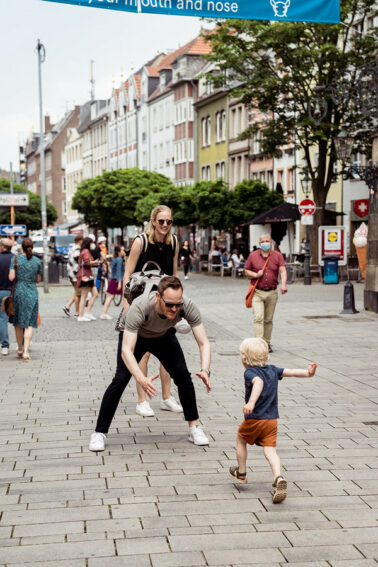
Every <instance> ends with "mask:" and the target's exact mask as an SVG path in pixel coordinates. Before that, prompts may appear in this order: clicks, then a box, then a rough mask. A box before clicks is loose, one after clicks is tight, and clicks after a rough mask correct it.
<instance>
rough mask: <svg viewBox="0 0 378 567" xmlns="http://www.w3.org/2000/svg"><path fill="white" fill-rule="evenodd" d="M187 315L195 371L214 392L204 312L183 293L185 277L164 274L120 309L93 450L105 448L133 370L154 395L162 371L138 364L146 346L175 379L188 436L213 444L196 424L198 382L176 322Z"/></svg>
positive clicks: (92, 443)
mask: <svg viewBox="0 0 378 567" xmlns="http://www.w3.org/2000/svg"><path fill="white" fill-rule="evenodd" d="M183 318H184V319H185V320H186V321H187V322H188V324H189V325H190V327H191V329H192V332H193V335H194V338H195V340H196V341H197V344H198V347H199V350H200V357H201V369H200V370H199V371H198V372H197V373H196V375H197V376H198V377H199V378H201V380H202V381H203V382H204V384H205V386H206V389H207V391H208V392H210V390H211V386H210V359H211V354H210V342H209V340H208V338H207V336H206V331H205V327H204V326H203V324H202V320H201V314H200V312H199V309H198V308H197V306H196V305H195V304H194V303H193V302H192V301H191V300H190V299H187V298H184V297H183V288H182V283H181V281H180V280H179V279H178V278H177V277H175V276H166V277H164V278H162V279H161V280H160V283H159V285H158V290H157V291H156V292H155V291H152V292H151V293H149V294H147V293H146V294H142V295H140V296H139V297H138V298H136V299H135V300H134V301H133V303H132V305H131V306H130V307H129V308H128V309H126V311H124V312H123V314H122V317H121V320H120V328H121V329H122V330H121V332H120V334H119V342H118V353H117V369H116V372H115V376H114V378H113V381H112V382H111V383H110V385H109V386H108V388H107V389H106V391H105V394H104V396H103V399H102V403H101V407H100V412H99V414H98V419H97V425H96V429H95V432H94V433H92V435H91V438H90V443H89V450H90V451H103V450H104V448H105V441H106V435H107V433H108V431H109V427H110V425H111V423H112V420H113V417H114V414H115V412H116V410H117V407H118V403H119V401H120V399H121V396H122V394H123V391H124V389H125V388H126V386H127V384H128V383H129V381H130V378H131V376H132V375H133V376H134V378H135V379H136V380H137V382H138V383H139V384H140V386H141V387H142V388H143V390H144V391H145V392H146V394H147V395H148V396H149V397H153V396H155V395H156V393H157V391H156V387H155V385H154V384H153V381H154V380H155V379H156V378H157V377H158V374H156V375H155V376H147V375H146V374H145V373H144V372H143V371H142V370H141V367H140V365H139V366H138V363H139V361H140V360H141V358H142V357H143V355H144V354H145V353H146V352H150V353H152V354H153V355H154V356H156V357H157V358H158V359H159V360H160V362H161V363H162V364H163V365H164V367H165V368H166V369H167V371H168V372H169V374H170V375H171V376H172V378H173V380H174V382H175V384H176V385H177V388H178V393H179V398H180V402H181V404H182V407H183V409H184V418H185V420H186V421H187V422H188V425H189V436H188V440H189V441H190V442H192V443H194V444H195V445H208V444H209V440H208V438H207V437H206V435H205V433H204V432H203V430H202V428H201V427H200V426H199V425H198V417H199V416H198V410H197V403H196V395H195V390H194V385H193V382H192V379H191V376H190V373H189V371H188V368H187V366H186V362H185V358H184V354H183V352H182V349H181V346H180V343H179V342H178V340H177V338H176V332H175V329H174V328H173V327H174V326H175V325H176V323H178V322H179V321H180V320H181V319H183Z"/></svg>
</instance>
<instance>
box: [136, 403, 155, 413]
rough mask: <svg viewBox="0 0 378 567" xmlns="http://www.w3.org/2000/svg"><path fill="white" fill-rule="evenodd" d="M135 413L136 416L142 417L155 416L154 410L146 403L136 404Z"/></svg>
mask: <svg viewBox="0 0 378 567" xmlns="http://www.w3.org/2000/svg"><path fill="white" fill-rule="evenodd" d="M135 411H136V413H137V414H138V415H142V416H143V417H153V416H154V415H155V412H154V410H153V409H152V407H151V406H150V404H149V403H148V402H147V401H146V402H142V403H141V404H137V405H136V408H135Z"/></svg>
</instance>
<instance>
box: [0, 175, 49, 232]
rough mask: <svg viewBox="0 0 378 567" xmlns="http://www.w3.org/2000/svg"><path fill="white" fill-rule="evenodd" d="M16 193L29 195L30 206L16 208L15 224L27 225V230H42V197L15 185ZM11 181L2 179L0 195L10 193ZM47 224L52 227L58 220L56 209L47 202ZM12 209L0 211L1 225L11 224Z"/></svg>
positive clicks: (0, 181)
mask: <svg viewBox="0 0 378 567" xmlns="http://www.w3.org/2000/svg"><path fill="white" fill-rule="evenodd" d="M13 190H14V192H15V193H27V194H28V195H29V206H28V207H25V208H19V207H15V208H14V210H15V223H16V224H25V225H26V227H27V230H28V231H29V230H40V229H41V228H42V213H41V197H40V195H36V194H35V193H32V192H31V191H29V190H28V189H26V187H24V186H23V185H18V184H17V183H15V184H14V186H13ZM9 192H10V186H9V180H8V179H4V178H1V179H0V193H9ZM46 214H47V224H48V226H50V225H52V224H53V223H54V222H55V221H56V219H57V218H58V214H57V212H56V208H55V207H54V205H52V204H51V203H49V202H48V201H47V203H46ZM10 222H11V217H10V208H9V207H7V208H6V209H3V210H0V224H10Z"/></svg>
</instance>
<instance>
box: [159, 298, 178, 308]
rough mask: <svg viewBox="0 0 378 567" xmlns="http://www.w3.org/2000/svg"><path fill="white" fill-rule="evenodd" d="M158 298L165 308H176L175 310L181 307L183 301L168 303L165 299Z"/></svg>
mask: <svg viewBox="0 0 378 567" xmlns="http://www.w3.org/2000/svg"><path fill="white" fill-rule="evenodd" d="M160 297H161V299H162V300H163V301H164V304H165V306H166V307H168V309H172V308H173V307H177V309H179V308H180V307H182V306H183V305H184V302H183V301H180V303H171V302H170V301H165V299H164V297H163V296H162V295H161V296H160Z"/></svg>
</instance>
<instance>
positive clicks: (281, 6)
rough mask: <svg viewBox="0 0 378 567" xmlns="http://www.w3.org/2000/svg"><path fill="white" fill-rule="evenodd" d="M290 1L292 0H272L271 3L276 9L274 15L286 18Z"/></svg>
mask: <svg viewBox="0 0 378 567" xmlns="http://www.w3.org/2000/svg"><path fill="white" fill-rule="evenodd" d="M290 1H291V0H286V2H281V1H279V2H277V1H276V0H270V5H271V6H272V8H273V10H274V15H275V16H276V17H277V18H286V16H287V11H288V9H289V6H290Z"/></svg>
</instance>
